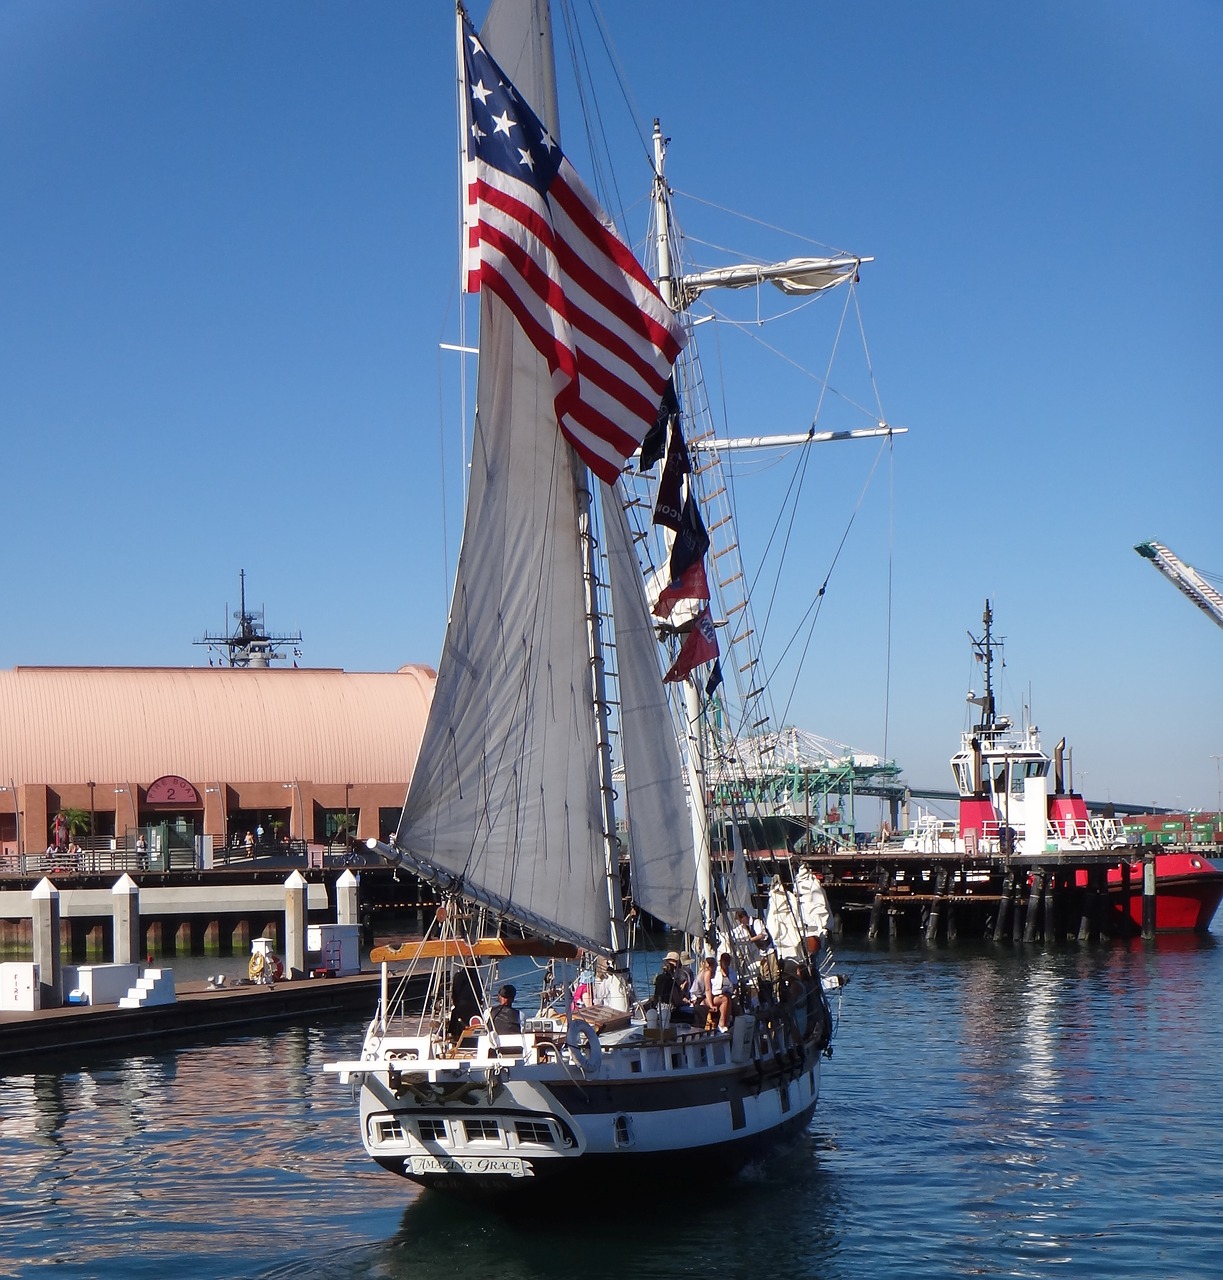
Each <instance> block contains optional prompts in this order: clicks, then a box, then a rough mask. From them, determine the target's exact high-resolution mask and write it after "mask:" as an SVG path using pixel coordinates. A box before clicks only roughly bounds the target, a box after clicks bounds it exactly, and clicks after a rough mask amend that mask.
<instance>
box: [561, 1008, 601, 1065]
mask: <svg viewBox="0 0 1223 1280" xmlns="http://www.w3.org/2000/svg"><path fill="white" fill-rule="evenodd" d="M565 1044H566V1046H567V1047H568V1049H569V1052H570V1053H571V1054H573V1060H574V1061H575V1062H576V1063H577V1064H578V1066H579V1067H581V1069H582V1070H583V1071H595V1070H597V1069H598V1066H599V1064H600V1062H602V1060H603V1046H602V1045H601V1044H600V1043H599V1033H598V1032H597V1031H596V1030H595V1029H594V1027H592V1026H591V1025H590V1023H589V1022H583V1021H582V1020H581V1018H571V1019H570V1020H569V1030H568V1031H567V1032H566V1033H565Z"/></svg>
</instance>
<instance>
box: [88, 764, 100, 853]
mask: <svg viewBox="0 0 1223 1280" xmlns="http://www.w3.org/2000/svg"><path fill="white" fill-rule="evenodd" d="M95 785H96V783H94V782H92V781H91V782H90V784H89V869H90V871H92V870H93V869H94V867H93V863H94V859H95V858H96V857H97V848H98V823H97V818H96V816H95V814H94V804H93V789H94V787H95Z"/></svg>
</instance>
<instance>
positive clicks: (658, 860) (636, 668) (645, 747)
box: [603, 486, 702, 934]
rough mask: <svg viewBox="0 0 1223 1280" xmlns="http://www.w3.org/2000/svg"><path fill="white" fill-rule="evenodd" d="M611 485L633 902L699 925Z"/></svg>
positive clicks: (672, 921) (606, 508)
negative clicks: (635, 901)
mask: <svg viewBox="0 0 1223 1280" xmlns="http://www.w3.org/2000/svg"><path fill="white" fill-rule="evenodd" d="M622 496H623V495H622V491H621V490H620V488H619V486H617V488H616V489H615V491H614V492H611V491H608V490H604V493H603V497H604V502H603V525H604V528H603V538H604V542H605V544H606V548H607V558H608V572H609V575H610V578H611V588H612V614H613V616H614V618H615V624H616V669H617V671H618V672H619V682H620V740H621V754H622V756H623V762H624V780H625V781H624V786H625V806H626V813H627V816H628V823H629V835H630V843H631V846H632V868H633V892H634V895H635V898H636V900H637V902H638V904H639V905H640V906H642V907H644V908H645V910H646V911H648V912H649V913H650V914H651V915H652V916H655V917H657V918H658V919H659V920H661V921H663V922H664V923H665V924H668V925H670V926H671V927H672V928H673V929H682V930H684V931H685V932H687V933H692V934H698V933H700V932H701V925H702V921H701V903H700V894H699V893H698V891H697V883H696V858H695V854H694V851H693V845H692V823H691V822H690V821H689V818H688V800H687V795H686V791H685V787H684V770H683V764H682V762H681V760H680V755H679V746H678V743H677V740H676V737H675V735H674V734H673V733H671V732H668V726H669V725H670V724H671V717H670V712H669V708H668V705H667V695H666V690H665V686H664V685H663V682H662V669H661V666H660V665H659V645H658V640H657V638H656V637H655V634H654V627H653V625H652V623H651V621H650V617H649V610H648V605H647V602H646V593H645V583H644V580H643V578H642V575H641V568H640V565H639V564H638V561H637V556H636V553H635V552H634V550H633V545H632V535H631V533H630V531H629V526H628V520H627V518H626V516H625V512H624V506H623V503H622V501H621V499H622Z"/></svg>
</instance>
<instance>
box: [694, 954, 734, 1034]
mask: <svg viewBox="0 0 1223 1280" xmlns="http://www.w3.org/2000/svg"><path fill="white" fill-rule="evenodd" d="M722 958H723V961H724V964H725V968H723V967H722V966H720V965H719V964H718V962H717V961H716V960H715V959H714V958H713V956H706V957H705V958H704V959H703V960H702V961H701V968H700V971H699V972H698V973H697V975H696V980H695V981H694V982H693V984H692V1003H693V1005H694V1006H695V1007H696V1008H697V1009H698V1010H700V1009H703V1010H704V1011H705V1026H706V1029H710V1030H711V1029H712V1027H713V1026H716V1027H717V1029H718V1030H719V1031H726V1030H728V1029H729V1027H730V1019H731V1007H730V1001H731V997H732V996H733V995H734V989H735V984H734V977H733V975H732V974H731V972H730V955H729V953H727V954H726V955H724V956H723V957H722ZM699 1025H700V1023H699V1019H698V1026H699Z"/></svg>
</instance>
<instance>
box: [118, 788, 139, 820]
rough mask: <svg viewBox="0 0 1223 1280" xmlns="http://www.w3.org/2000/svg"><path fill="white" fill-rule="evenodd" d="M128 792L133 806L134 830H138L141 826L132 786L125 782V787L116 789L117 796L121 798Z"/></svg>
mask: <svg viewBox="0 0 1223 1280" xmlns="http://www.w3.org/2000/svg"><path fill="white" fill-rule="evenodd" d="M124 792H127V798H128V800H129V801H130V802H131V806H132V829H133V830H137V829H138V828H139V826H140V819H139V818H138V817H137V816H136V797H135V796H134V795H133V794H132V784H131V783H130V782H125V783H124V784H123V786H121V787H116V788H115V795H117V796H121V795H123V793H124Z"/></svg>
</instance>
